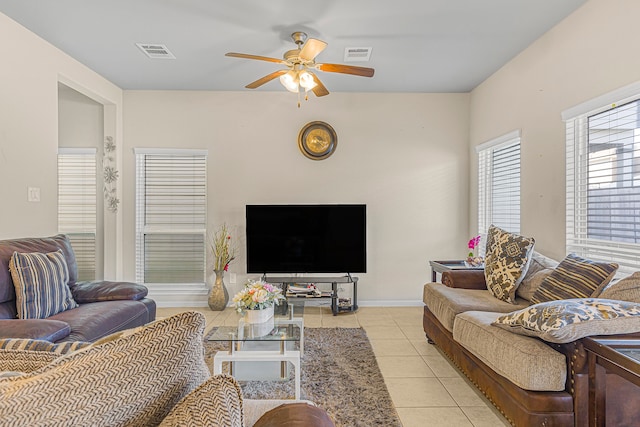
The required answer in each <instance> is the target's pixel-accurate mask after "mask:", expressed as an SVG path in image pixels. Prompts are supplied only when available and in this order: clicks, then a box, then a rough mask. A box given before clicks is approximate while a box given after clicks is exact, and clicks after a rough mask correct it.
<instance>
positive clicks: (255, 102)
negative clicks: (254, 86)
mask: <svg viewBox="0 0 640 427" xmlns="http://www.w3.org/2000/svg"><path fill="white" fill-rule="evenodd" d="M468 98H469V95H468V94H345V93H332V94H331V95H329V96H328V97H326V98H322V99H317V98H314V97H312V99H310V100H309V101H308V102H304V101H303V104H302V107H301V108H300V109H298V108H296V97H295V96H294V95H292V94H290V93H288V92H286V91H284V90H280V91H276V92H249V91H242V92H178V91H170V92H169V91H167V92H153V91H149V92H146V91H125V95H124V100H125V105H126V109H125V115H124V124H125V148H124V159H123V160H124V169H123V175H124V176H125V177H126V178H125V181H124V183H123V187H124V194H123V214H124V218H125V222H124V236H125V241H124V260H125V276H126V277H127V278H130V279H131V278H133V277H134V276H135V267H134V259H135V256H134V247H135V241H134V180H133V176H134V166H135V163H134V154H133V148H134V147H149V148H167V147H177V148H206V149H208V150H209V160H208V198H209V223H210V224H215V225H218V224H220V223H221V222H223V221H225V222H227V223H228V224H229V225H231V226H233V227H237V228H239V229H240V230H242V231H241V232H242V234H243V233H244V209H245V205H246V204H251V203H255V204H259V203H366V204H367V209H368V272H367V273H366V274H361V275H359V276H360V288H359V299H361V300H363V301H395V302H397V303H402V302H414V303H417V302H419V301H421V298H422V285H423V284H424V283H425V282H426V281H427V280H428V278H429V270H428V260H429V259H436V258H443V257H444V258H447V257H454V258H455V257H458V258H459V257H460V256H461V255H462V254H463V253H464V251H465V250H466V249H465V246H464V242H466V239H467V238H468V229H467V223H468V216H467V210H468V207H467V200H468V188H467V183H468V180H469V176H468V172H467V170H468V162H467V150H468ZM313 120H322V121H326V122H328V123H329V124H331V125H332V126H333V127H334V128H335V130H336V132H337V134H338V146H337V150H336V152H335V154H334V155H333V156H332V157H330V158H328V159H326V160H324V161H313V160H309V159H307V158H306V157H304V156H303V155H302V154H301V153H300V152H299V151H298V147H297V142H296V141H297V136H298V132H299V131H300V128H301V127H302V126H303V125H304V124H305V123H307V122H310V121H313ZM242 252H243V253H242V254H241V256H240V258H239V259H238V261H237V262H234V263H233V264H232V266H231V268H230V272H233V273H237V274H238V284H237V285H235V286H234V285H231V284H230V283H229V281H228V278H227V279H226V283H227V285H228V286H229V288H230V293H234V292H235V291H236V290H237V289H239V286H240V283H241V282H242V281H243V280H244V279H245V278H246V275H245V271H246V266H245V258H244V249H243V250H242Z"/></svg>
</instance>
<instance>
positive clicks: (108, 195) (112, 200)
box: [102, 136, 120, 213]
mask: <svg viewBox="0 0 640 427" xmlns="http://www.w3.org/2000/svg"><path fill="white" fill-rule="evenodd" d="M115 156H116V144H115V143H114V142H113V137H111V136H107V137H105V139H104V152H103V153H102V168H103V178H102V179H103V181H104V201H105V203H106V208H107V209H108V210H109V211H110V212H113V213H116V212H118V204H119V203H120V200H118V198H117V197H116V196H117V194H116V193H117V187H116V184H117V183H118V170H117V169H116V157H115Z"/></svg>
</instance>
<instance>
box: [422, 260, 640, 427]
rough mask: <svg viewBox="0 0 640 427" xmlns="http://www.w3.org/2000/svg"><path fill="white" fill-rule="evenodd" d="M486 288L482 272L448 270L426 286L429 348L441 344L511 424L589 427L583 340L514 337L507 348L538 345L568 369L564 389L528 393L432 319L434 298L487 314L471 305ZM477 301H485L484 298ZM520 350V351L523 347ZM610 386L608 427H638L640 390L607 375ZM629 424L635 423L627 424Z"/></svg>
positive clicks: (438, 306) (425, 321) (438, 307)
mask: <svg viewBox="0 0 640 427" xmlns="http://www.w3.org/2000/svg"><path fill="white" fill-rule="evenodd" d="M438 288H439V289H438ZM486 289H487V288H486V283H485V278H484V272H483V271H478V270H475V271H474V270H458V271H447V272H444V273H443V274H442V284H435V283H428V284H426V285H425V295H424V302H425V306H424V314H423V321H422V323H423V328H424V331H425V334H426V336H427V340H428V341H429V343H431V344H435V345H437V346H438V347H439V348H440V350H442V352H444V353H445V355H446V356H447V357H449V359H451V361H452V362H453V363H454V364H455V365H456V366H457V367H458V368H459V369H460V371H462V373H463V374H464V375H465V376H466V377H467V378H468V379H469V380H471V382H472V383H473V384H474V385H475V386H476V387H477V388H478V389H479V390H480V391H481V392H482V393H483V394H484V395H485V396H486V397H487V398H488V399H489V400H490V401H491V402H492V403H493V404H494V406H495V407H496V408H497V409H498V410H499V411H500V412H501V413H502V414H503V415H504V416H505V418H506V419H507V420H508V421H509V422H510V423H511V424H512V425H514V426H545V427H551V426H567V427H569V426H573V427H581V426H586V425H589V419H588V418H589V374H588V360H587V353H586V350H585V347H584V345H583V342H582V340H576V341H573V342H570V343H566V344H553V343H548V342H545V341H542V340H537V339H535V338H530V337H516V336H515V334H513V335H514V337H513V341H509V340H507V344H508V345H513V346H518V344H517V343H516V341H518V342H519V343H521V342H520V341H522V340H530V341H532V342H531V344H535V345H538V346H540V343H544V344H546V345H548V346H549V347H551V349H553V350H555V352H557V353H559V354H560V355H564V359H563V361H564V362H563V363H564V364H566V380H565V385H564V390H560V391H530V390H526V389H524V388H521V387H519V386H518V385H516V384H514V382H512V381H511V380H509V379H508V378H506V377H505V376H503V375H500V374H498V373H497V372H496V371H495V370H494V369H492V368H491V367H489V366H488V365H487V363H485V361H483V360H481V357H479V355H477V354H474V352H472V351H470V350H468V349H467V348H466V347H464V346H463V345H462V344H461V343H459V342H458V341H456V340H455V339H454V334H453V333H452V331H450V330H449V329H448V328H447V327H445V325H443V322H441V321H440V320H439V319H438V317H436V315H435V314H434V312H438V311H440V312H441V311H442V301H438V298H434V295H436V294H439V295H445V296H446V295H450V297H451V299H452V300H453V299H457V300H456V301H455V303H454V304H455V305H457V307H466V308H465V310H463V311H474V310H480V311H485V310H484V309H479V308H473V302H471V300H474V299H475V298H474V297H475V296H476V295H475V294H474V293H476V292H484V293H486V292H487V291H486ZM440 291H442V293H440ZM465 299H466V300H467V301H465ZM478 300H480V301H481V299H478ZM478 300H476V303H477V301H478ZM519 302H520V303H521V304H522V303H527V302H526V301H522V300H521V299H520V300H519ZM505 304H507V303H505ZM511 307H513V308H512V309H507V308H505V309H504V310H503V312H508V311H511V310H515V309H518V308H520V307H515V306H511ZM488 311H498V309H495V308H494V309H493V310H488ZM463 318H464V316H463ZM445 323H446V322H445ZM497 329H498V328H497ZM507 333H510V332H507ZM614 337H616V338H621V339H624V338H635V339H638V338H640V334H628V335H622V336H610V338H614ZM520 347H521V349H522V347H523V346H520ZM525 347H526V343H525ZM494 351H495V353H496V357H503V358H504V357H506V355H505V354H500V352H501V350H500V349H494ZM526 352H527V351H525V353H526ZM534 352H535V349H534V348H532V349H531V353H532V354H533V353H534ZM552 353H553V352H552ZM544 362H545V361H544V360H542V365H544V364H545V363H544ZM523 368H524V367H523ZM606 381H607V384H606V387H607V404H606V411H607V412H606V413H607V425H612V426H618V425H620V426H622V425H640V424H639V423H640V413H639V412H638V410H637V405H636V404H635V403H634V402H638V401H640V400H639V399H640V388H638V387H637V386H634V385H633V384H631V383H629V382H626V381H622V380H621V378H620V377H618V376H616V375H607V378H606ZM630 420H633V421H631V423H629V422H630Z"/></svg>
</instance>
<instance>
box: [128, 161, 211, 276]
mask: <svg viewBox="0 0 640 427" xmlns="http://www.w3.org/2000/svg"><path fill="white" fill-rule="evenodd" d="M206 162H207V156H206V152H202V151H198V150H193V151H191V150H180V151H172V150H136V280H138V281H140V282H143V283H203V282H204V281H205V266H206V246H205V243H206V240H205V237H206V217H207V197H206V196H207V185H206V184H207V174H206Z"/></svg>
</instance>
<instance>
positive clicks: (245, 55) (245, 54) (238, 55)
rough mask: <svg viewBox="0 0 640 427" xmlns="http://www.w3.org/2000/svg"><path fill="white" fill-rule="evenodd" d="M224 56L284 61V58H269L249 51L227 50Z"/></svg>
mask: <svg viewBox="0 0 640 427" xmlns="http://www.w3.org/2000/svg"><path fill="white" fill-rule="evenodd" d="M224 56H232V57H234V58H245V59H257V60H258V61H268V62H276V63H278V64H283V63H284V61H283V60H282V59H278V58H269V57H268V56H259V55H249V54H247V53H236V52H227V53H225V54H224Z"/></svg>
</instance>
